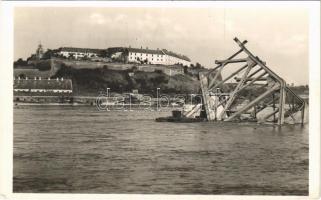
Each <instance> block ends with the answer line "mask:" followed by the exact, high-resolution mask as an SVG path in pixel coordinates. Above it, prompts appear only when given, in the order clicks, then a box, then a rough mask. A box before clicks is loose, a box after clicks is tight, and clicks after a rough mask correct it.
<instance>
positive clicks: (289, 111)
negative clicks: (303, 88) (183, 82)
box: [200, 38, 305, 125]
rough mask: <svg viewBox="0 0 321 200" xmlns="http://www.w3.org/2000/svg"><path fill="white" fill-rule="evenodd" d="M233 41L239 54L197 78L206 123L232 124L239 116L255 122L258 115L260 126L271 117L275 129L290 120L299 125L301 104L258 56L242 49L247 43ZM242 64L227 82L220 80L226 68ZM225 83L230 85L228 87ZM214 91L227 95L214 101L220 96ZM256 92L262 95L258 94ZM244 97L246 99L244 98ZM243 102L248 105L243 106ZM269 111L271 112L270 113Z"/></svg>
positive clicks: (218, 61) (302, 109)
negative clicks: (199, 83)
mask: <svg viewBox="0 0 321 200" xmlns="http://www.w3.org/2000/svg"><path fill="white" fill-rule="evenodd" d="M234 41H235V42H236V43H237V44H238V45H239V47H240V50H239V51H237V52H236V53H234V54H233V55H232V56H230V57H229V58H227V59H226V60H216V61H215V63H216V64H218V65H217V66H216V67H215V68H214V69H213V70H211V71H210V72H209V73H207V74H203V73H202V74H200V82H201V89H202V95H203V102H204V107H205V111H206V114H207V119H208V120H209V121H215V120H223V121H233V120H239V119H240V117H241V116H242V115H246V114H250V115H251V116H253V117H255V118H256V119H258V115H259V117H261V119H260V121H261V122H267V120H268V119H269V118H271V117H272V116H273V120H272V122H273V123H276V124H278V125H282V124H284V123H286V122H287V121H289V118H291V120H292V121H293V122H295V123H297V122H298V121H299V122H301V123H303V122H304V109H305V102H304V100H302V99H301V98H300V97H299V96H297V95H296V94H295V93H294V92H293V91H292V90H291V89H290V88H288V87H287V86H286V82H285V81H284V80H283V79H282V78H281V77H280V76H278V75H277V74H276V73H275V72H273V71H272V70H271V69H270V68H269V67H267V66H266V63H265V62H263V61H262V60H261V59H260V58H258V57H257V56H254V55H253V54H252V53H251V52H250V51H249V50H248V49H247V48H246V47H245V44H246V43H247V41H244V42H241V41H240V40H239V39H237V38H235V39H234ZM241 53H242V54H245V55H246V58H237V56H238V55H240V54H241ZM243 62H246V65H243V66H242V67H240V68H237V70H235V71H234V72H232V73H231V74H230V75H228V76H227V77H226V78H222V80H219V77H221V74H222V72H223V69H225V68H227V67H230V66H229V64H231V63H243ZM256 66H258V68H257V69H255V68H256ZM232 67H234V66H232ZM239 77H241V78H239ZM220 79H221V78H220ZM231 81H232V82H231ZM233 81H234V83H233ZM235 81H236V82H235ZM227 82H229V83H228V84H227ZM257 82H260V83H261V84H259V85H261V87H257V86H258V83H257ZM262 82H264V84H262ZM224 84H226V85H227V88H229V89H228V90H229V92H227V91H224V90H223V88H222V86H223V85H224ZM231 85H235V87H234V88H233V89H232V91H231ZM217 88H219V90H220V91H221V92H222V93H229V94H228V95H227V96H226V98H225V99H224V100H220V98H217V97H218V96H219V94H215V92H216V90H217ZM257 91H261V92H260V93H261V94H259V93H258V92H257ZM210 93H214V95H210ZM245 94H246V95H247V96H244V95H245ZM242 95H243V96H242ZM270 95H272V97H273V98H272V100H269V101H266V98H268V96H270ZM213 96H214V97H213ZM289 99H291V100H292V102H290V103H289V102H288V101H289ZM245 101H247V102H246V103H242V102H245ZM240 102H241V103H240ZM266 102H267V103H266ZM252 109H253V110H252ZM270 109H272V111H270ZM249 110H250V111H249ZM251 110H252V111H251ZM299 112H301V117H300V119H299V120H298V119H296V117H295V114H296V113H299Z"/></svg>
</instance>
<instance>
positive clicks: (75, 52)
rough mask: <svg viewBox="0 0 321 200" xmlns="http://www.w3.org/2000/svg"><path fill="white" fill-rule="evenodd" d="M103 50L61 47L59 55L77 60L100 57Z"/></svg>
mask: <svg viewBox="0 0 321 200" xmlns="http://www.w3.org/2000/svg"><path fill="white" fill-rule="evenodd" d="M102 51H103V50H102V49H89V48H76V47H61V48H59V49H58V54H59V55H62V56H64V57H67V58H69V57H70V56H72V57H74V58H75V59H78V58H84V57H88V58H93V57H98V56H99V55H100V53H101V52H102Z"/></svg>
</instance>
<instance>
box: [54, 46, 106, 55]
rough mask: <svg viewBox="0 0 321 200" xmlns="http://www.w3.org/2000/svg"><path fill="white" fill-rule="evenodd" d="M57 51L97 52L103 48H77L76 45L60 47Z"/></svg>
mask: <svg viewBox="0 0 321 200" xmlns="http://www.w3.org/2000/svg"><path fill="white" fill-rule="evenodd" d="M59 51H68V52H80V53H96V54H99V53H100V52H101V51H103V49H90V48H77V47H60V48H59Z"/></svg>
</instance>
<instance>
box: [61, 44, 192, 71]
mask: <svg viewBox="0 0 321 200" xmlns="http://www.w3.org/2000/svg"><path fill="white" fill-rule="evenodd" d="M57 53H58V54H59V55H61V56H64V57H66V58H69V57H73V58H75V59H79V58H84V57H87V58H95V57H99V56H101V55H103V56H104V55H105V56H107V57H109V58H112V59H114V60H117V61H121V62H125V63H140V64H160V65H176V64H181V65H184V66H190V65H191V60H190V59H189V58H188V57H187V56H184V55H181V54H178V53H174V52H172V51H168V50H166V49H148V48H142V47H141V48H132V47H111V48H108V49H89V48H75V47H61V48H59V49H58V51H57Z"/></svg>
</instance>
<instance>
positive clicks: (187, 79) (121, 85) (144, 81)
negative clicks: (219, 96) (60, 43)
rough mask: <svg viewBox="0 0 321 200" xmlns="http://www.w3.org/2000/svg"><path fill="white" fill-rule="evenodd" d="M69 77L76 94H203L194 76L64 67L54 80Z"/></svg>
mask: <svg viewBox="0 0 321 200" xmlns="http://www.w3.org/2000/svg"><path fill="white" fill-rule="evenodd" d="M55 77H65V78H70V79H72V81H73V88H74V94H75V95H97V94H98V93H99V91H105V90H106V88H110V90H111V91H112V92H118V93H121V92H131V91H132V90H133V89H138V91H139V93H144V94H151V95H155V94H156V90H157V88H161V92H162V93H166V94H184V93H185V94H186V93H197V92H199V81H198V80H197V79H195V78H192V76H189V75H183V74H177V75H174V76H168V75H166V74H165V73H163V72H160V71H154V72H144V71H133V70H111V69H108V68H96V69H88V68H81V69H75V68H73V67H70V66H64V65H63V66H61V67H60V69H59V70H58V71H57V72H56V74H55V75H54V76H53V77H52V78H55Z"/></svg>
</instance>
